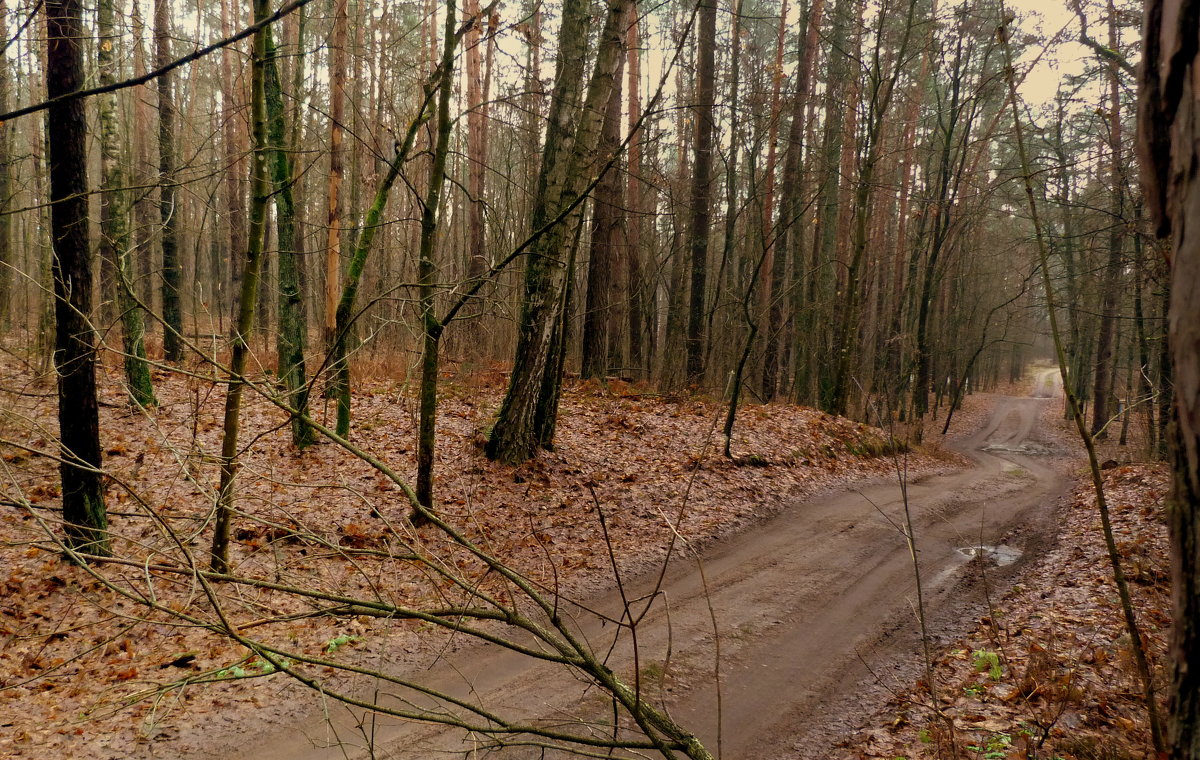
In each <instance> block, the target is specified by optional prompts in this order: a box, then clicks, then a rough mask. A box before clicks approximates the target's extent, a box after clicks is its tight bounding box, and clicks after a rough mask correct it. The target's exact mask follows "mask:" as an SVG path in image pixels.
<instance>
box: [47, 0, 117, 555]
mask: <svg viewBox="0 0 1200 760" xmlns="http://www.w3.org/2000/svg"><path fill="white" fill-rule="evenodd" d="M46 27H47V29H46V31H47V42H46V94H47V96H48V97H49V98H51V99H53V98H56V97H59V96H61V95H65V94H67V93H71V92H74V91H75V90H78V89H80V88H81V87H82V86H83V84H84V74H83V45H82V40H83V39H84V31H83V21H82V9H81V6H80V2H79V0H48V1H47V2H46ZM86 141H87V121H86V118H85V116H84V101H83V100H82V99H78V98H77V99H75V100H68V101H66V102H63V103H58V104H56V105H52V106H50V108H49V109H48V110H47V111H46V147H47V149H48V156H47V158H48V161H49V164H50V203H51V207H50V232H51V239H52V241H53V244H54V255H53V259H52V264H51V271H52V273H53V275H52V276H53V278H54V319H55V325H54V327H55V330H54V368H55V370H56V371H57V373H58V425H59V440H60V446H61V451H62V462H61V463H60V464H59V474H60V476H61V478H62V505H63V521H64V522H65V523H66V538H67V545H68V546H69V547H70V548H72V549H75V550H78V551H84V552H89V553H91V554H103V555H107V554H108V553H109V544H108V535H107V528H108V513H107V512H106V511H105V508H104V487H103V485H102V483H101V480H100V467H101V459H100V414H99V407H98V405H97V400H96V335H95V332H94V331H93V330H92V325H91V322H90V321H89V320H90V318H91V314H92V269H91V256H90V253H91V252H90V250H89V246H88V208H87V190H88V182H87V144H86Z"/></svg>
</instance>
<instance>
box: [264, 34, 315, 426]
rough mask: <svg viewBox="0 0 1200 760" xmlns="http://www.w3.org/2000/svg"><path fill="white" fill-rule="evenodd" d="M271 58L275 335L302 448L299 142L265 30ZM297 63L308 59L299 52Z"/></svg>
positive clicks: (267, 74)
mask: <svg viewBox="0 0 1200 760" xmlns="http://www.w3.org/2000/svg"><path fill="white" fill-rule="evenodd" d="M266 34H267V38H266V47H267V50H266V55H267V58H266V61H265V62H264V70H263V90H264V93H263V94H264V98H265V101H266V102H265V105H264V107H265V111H266V119H267V140H268V141H269V145H270V157H269V163H270V174H271V194H272V195H273V196H274V197H275V238H276V241H277V243H278V244H279V257H278V259H279V330H278V332H277V333H276V335H275V338H276V343H275V346H276V354H277V362H278V366H277V375H278V377H279V378H280V380H282V381H283V387H284V392H285V393H286V394H287V400H288V406H290V407H291V408H292V409H294V410H295V414H293V415H292V418H291V428H292V444H293V445H294V446H296V448H300V449H303V448H304V447H306V446H309V445H310V444H312V442H313V430H312V428H311V427H310V426H309V425H308V423H307V422H305V421H304V417H305V416H306V415H307V414H308V375H307V372H306V370H305V362H304V351H305V342H306V339H307V335H308V322H307V320H306V319H305V314H304V293H303V292H302V291H301V290H300V267H301V266H302V265H303V261H304V251H303V250H301V246H302V241H301V239H300V235H299V234H298V232H299V231H298V229H297V227H298V224H297V218H296V217H297V208H296V201H295V196H294V194H293V187H294V184H295V165H294V161H293V159H292V156H293V155H295V153H296V150H295V149H296V148H298V147H299V146H294V145H290V144H289V141H288V138H287V123H286V119H285V117H284V106H283V87H282V83H281V82H280V75H279V66H278V63H277V55H276V48H275V42H274V40H273V38H272V34H271V29H270V28H269V27H268V28H267V30H266ZM297 56H298V57H297V59H296V63H295V65H297V66H299V65H300V62H301V61H303V57H300V56H302V54H301V53H297Z"/></svg>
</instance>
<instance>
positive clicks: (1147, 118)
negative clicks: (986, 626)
mask: <svg viewBox="0 0 1200 760" xmlns="http://www.w3.org/2000/svg"><path fill="white" fill-rule="evenodd" d="M1143 50H1144V52H1143V56H1144V57H1143V64H1142V66H1141V67H1140V73H1139V79H1140V83H1139V84H1140V93H1139V103H1138V126H1139V132H1140V135H1139V141H1138V149H1139V154H1140V155H1139V158H1140V159H1141V161H1140V163H1141V167H1142V186H1143V189H1144V191H1145V195H1146V203H1147V208H1148V210H1149V211H1150V214H1151V218H1152V219H1153V220H1154V221H1155V223H1156V228H1157V232H1158V234H1159V235H1160V236H1163V237H1167V236H1170V238H1171V242H1172V246H1173V251H1172V254H1171V256H1170V270H1171V277H1170V290H1171V301H1170V314H1169V317H1168V337H1169V341H1170V352H1171V356H1170V358H1171V362H1172V364H1173V365H1174V366H1173V370H1174V379H1175V391H1174V394H1173V396H1174V415H1175V424H1174V426H1173V427H1174V435H1173V441H1172V444H1173V445H1172V459H1173V462H1174V470H1175V477H1174V489H1173V492H1172V495H1171V499H1170V502H1169V504H1168V524H1169V527H1170V532H1171V575H1172V593H1173V596H1174V601H1175V611H1174V620H1175V624H1174V626H1173V628H1172V632H1171V645H1170V650H1171V657H1172V679H1171V692H1170V703H1171V711H1170V726H1169V733H1168V744H1169V748H1170V752H1171V756H1172V757H1173V758H1179V759H1180V760H1183V759H1184V758H1187V759H1188V760H1191V758H1196V757H1200V99H1198V98H1200V91H1198V88H1197V85H1196V76H1197V73H1200V0H1150V1H1149V2H1148V3H1147V4H1146V23H1145V41H1144V48H1143Z"/></svg>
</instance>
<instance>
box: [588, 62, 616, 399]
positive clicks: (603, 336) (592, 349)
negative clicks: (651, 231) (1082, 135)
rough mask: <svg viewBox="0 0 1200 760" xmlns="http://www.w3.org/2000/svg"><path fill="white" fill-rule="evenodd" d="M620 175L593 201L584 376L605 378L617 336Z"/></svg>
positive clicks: (605, 148)
mask: <svg viewBox="0 0 1200 760" xmlns="http://www.w3.org/2000/svg"><path fill="white" fill-rule="evenodd" d="M621 71H622V66H621V65H620V64H618V66H617V85H616V86H615V87H613V90H612V94H611V95H610V96H609V99H608V106H607V107H606V108H605V111H604V125H603V126H602V127H601V130H600V144H599V146H598V148H599V152H600V155H601V156H611V155H613V154H614V153H615V152H616V151H617V149H618V148H619V147H620V140H621V86H620V81H621ZM622 207H623V204H622V199H621V176H620V173H619V172H617V171H616V170H615V169H614V170H612V171H609V172H607V173H605V175H604V176H603V177H602V178H601V179H600V183H599V184H598V185H596V192H595V194H594V195H593V199H592V239H591V247H590V252H589V256H588V267H587V300H586V305H585V307H584V312H583V363H582V370H581V372H580V375H581V376H582V377H584V378H603V377H605V376H606V375H607V374H608V372H609V366H610V362H609V359H610V356H611V355H612V353H613V351H612V348H613V344H614V343H616V341H617V340H618V335H617V334H614V330H613V327H614V324H613V321H614V320H613V313H614V311H615V300H616V299H615V296H616V293H615V292H614V290H615V288H614V285H615V284H616V283H617V281H618V269H619V267H620V263H621V247H622V246H621V242H622V241H621V237H622V235H621V229H620V228H621V218H620V215H621V209H622Z"/></svg>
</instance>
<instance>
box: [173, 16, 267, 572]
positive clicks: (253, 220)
mask: <svg viewBox="0 0 1200 760" xmlns="http://www.w3.org/2000/svg"><path fill="white" fill-rule="evenodd" d="M161 1H162V0H159V2H161ZM253 2H254V20H255V21H256V22H257V21H259V20H261V19H264V18H266V17H267V14H268V12H269V6H268V0H253ZM268 35H269V30H268V29H267V28H263V29H260V30H259V31H257V32H255V34H254V41H253V45H252V51H251V58H250V135H251V142H252V143H253V145H252V148H253V155H252V156H251V158H250V214H249V222H250V224H249V230H248V232H249V235H248V236H247V249H246V267H245V270H244V271H243V273H242V288H241V294H240V296H239V298H238V316H237V320H236V321H235V323H234V325H233V334H232V335H231V336H230V337H231V343H232V344H233V348H232V355H231V357H230V359H229V379H228V388H229V389H228V391H227V392H226V395H225V417H224V423H223V426H222V433H221V480H220V484H219V485H218V487H217V509H216V520H215V521H214V525H213V541H212V569H213V572H217V573H224V572H227V571H228V570H229V526H230V523H232V521H233V504H234V481H235V479H236V476H237V471H238V458H237V454H238V433H239V430H240V427H241V414H242V391H243V389H244V387H245V385H246V380H245V373H246V364H247V359H248V358H249V356H250V344H249V341H250V336H251V334H252V332H253V330H254V310H255V307H256V306H257V304H258V281H259V275H260V273H261V271H262V260H263V246H264V238H265V237H266V231H267V202H268V200H269V198H268V196H269V194H270V182H269V179H268V163H269V160H270V147H269V145H268V142H267V141H268V137H267V109H266V65H267V45H268Z"/></svg>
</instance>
